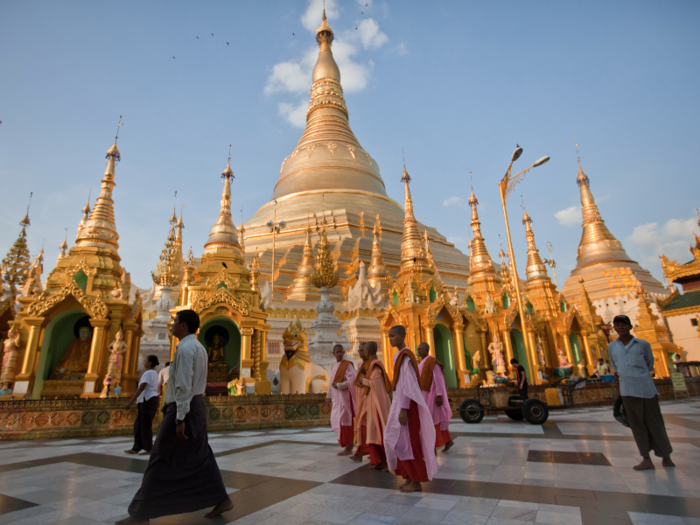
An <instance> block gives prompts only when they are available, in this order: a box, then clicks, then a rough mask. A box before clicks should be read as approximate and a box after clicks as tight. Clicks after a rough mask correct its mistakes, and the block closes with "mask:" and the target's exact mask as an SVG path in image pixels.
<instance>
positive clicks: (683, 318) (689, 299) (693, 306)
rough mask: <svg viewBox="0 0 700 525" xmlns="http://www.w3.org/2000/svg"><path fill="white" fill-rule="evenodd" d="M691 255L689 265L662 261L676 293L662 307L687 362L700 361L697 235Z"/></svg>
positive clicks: (699, 241)
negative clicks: (677, 285)
mask: <svg viewBox="0 0 700 525" xmlns="http://www.w3.org/2000/svg"><path fill="white" fill-rule="evenodd" d="M698 226H700V212H698ZM690 253H691V254H692V256H693V259H692V260H691V261H689V262H687V263H685V264H681V263H677V262H676V261H671V260H669V259H668V257H666V256H665V255H663V256H662V257H661V267H662V268H663V272H664V275H665V276H666V278H667V279H668V281H669V286H670V287H671V288H673V293H672V294H671V295H669V296H668V298H667V299H666V300H664V301H660V302H659V304H660V306H661V307H662V312H663V315H664V318H665V319H666V322H667V323H668V326H669V329H670V330H671V333H672V334H673V342H674V343H676V344H677V345H679V346H682V347H683V350H684V352H683V353H682V356H683V358H684V360H685V361H700V326H699V321H700V236H698V235H695V244H693V245H691V246H690ZM674 283H677V284H680V285H681V286H682V287H683V293H682V294H681V293H679V292H678V291H677V290H676V288H675V287H674V286H673V284H674Z"/></svg>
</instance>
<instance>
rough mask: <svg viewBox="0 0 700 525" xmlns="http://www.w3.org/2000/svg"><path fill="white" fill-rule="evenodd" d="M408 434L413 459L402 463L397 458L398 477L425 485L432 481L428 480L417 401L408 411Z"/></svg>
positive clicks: (413, 402)
mask: <svg viewBox="0 0 700 525" xmlns="http://www.w3.org/2000/svg"><path fill="white" fill-rule="evenodd" d="M408 434H409V437H410V439H411V449H412V450H413V459H411V460H407V461H402V460H400V459H398V458H397V461H396V471H395V473H396V475H397V476H403V477H404V478H410V480H411V481H417V482H419V483H424V482H427V481H430V480H429V478H428V469H427V468H426V467H425V460H424V459H423V445H422V443H421V437H420V416H419V415H418V405H417V404H416V402H415V401H411V405H410V407H409V409H408Z"/></svg>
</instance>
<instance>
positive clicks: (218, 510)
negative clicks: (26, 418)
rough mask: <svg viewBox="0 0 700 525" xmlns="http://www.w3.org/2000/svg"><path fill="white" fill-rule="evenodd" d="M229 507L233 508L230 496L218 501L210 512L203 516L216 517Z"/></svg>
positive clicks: (229, 508)
mask: <svg viewBox="0 0 700 525" xmlns="http://www.w3.org/2000/svg"><path fill="white" fill-rule="evenodd" d="M231 509H233V501H231V499H230V498H226V500H224V501H222V502H221V503H219V504H218V505H217V506H216V507H214V508H213V509H212V510H211V511H210V512H207V513H206V514H205V515H204V517H205V518H216V517H218V516H221V515H222V514H223V513H224V512H227V511H229V510H231Z"/></svg>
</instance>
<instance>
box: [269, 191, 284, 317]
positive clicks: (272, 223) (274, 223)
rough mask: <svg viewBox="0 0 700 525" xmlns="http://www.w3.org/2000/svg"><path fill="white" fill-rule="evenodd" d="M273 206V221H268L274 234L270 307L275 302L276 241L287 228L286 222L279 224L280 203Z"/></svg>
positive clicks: (274, 203)
mask: <svg viewBox="0 0 700 525" xmlns="http://www.w3.org/2000/svg"><path fill="white" fill-rule="evenodd" d="M272 205H273V206H274V208H273V210H274V211H273V215H272V220H271V221H267V226H268V227H269V228H270V233H272V264H271V265H270V267H271V268H272V272H271V273H272V275H271V281H272V284H271V287H270V307H272V304H273V303H274V302H275V239H276V236H277V234H278V233H279V232H280V230H282V229H284V228H285V227H286V226H287V223H286V222H285V221H280V222H279V223H278V222H277V210H278V209H279V203H278V202H277V200H274V201H272Z"/></svg>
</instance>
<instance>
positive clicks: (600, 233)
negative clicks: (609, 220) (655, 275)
mask: <svg viewBox="0 0 700 525" xmlns="http://www.w3.org/2000/svg"><path fill="white" fill-rule="evenodd" d="M576 183H577V184H578V186H579V190H580V192H581V213H582V215H583V234H582V235H581V242H580V243H579V245H578V251H577V252H576V268H582V267H584V266H588V265H590V264H594V263H602V262H608V261H627V262H631V261H632V259H631V258H630V256H629V255H627V252H625V249H624V248H623V247H622V243H621V242H620V241H618V240H617V239H616V238H615V236H614V235H613V234H612V233H610V230H608V227H607V226H605V221H603V218H602V217H601V215H600V211H599V210H598V206H597V205H596V203H595V199H594V198H593V194H592V193H591V189H590V183H591V181H590V179H589V178H588V175H586V174H585V173H584V172H583V169H581V160H580V159H579V163H578V176H577V177H576Z"/></svg>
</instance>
